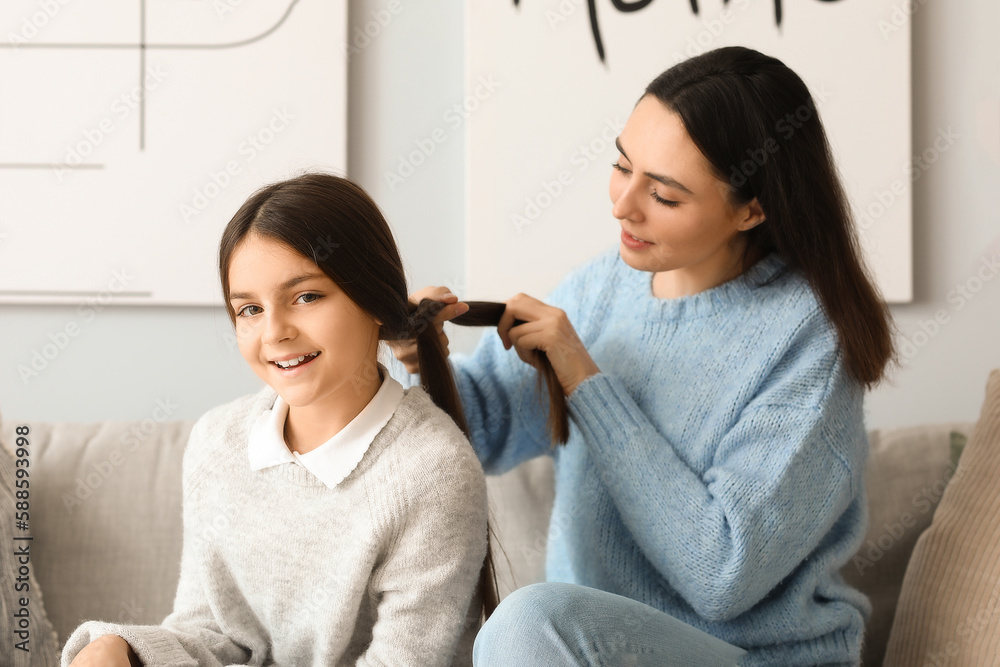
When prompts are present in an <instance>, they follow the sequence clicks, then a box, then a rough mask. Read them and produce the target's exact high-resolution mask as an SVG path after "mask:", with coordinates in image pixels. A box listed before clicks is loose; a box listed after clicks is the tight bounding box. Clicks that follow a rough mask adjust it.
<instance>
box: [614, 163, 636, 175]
mask: <svg viewBox="0 0 1000 667" xmlns="http://www.w3.org/2000/svg"><path fill="white" fill-rule="evenodd" d="M611 166H612V167H614V168H615V169H617V170H618V171H620V172H621V173H623V174H631V173H632V171H631V170H629V169H626V168H625V167H623V166H622V165H621V163H620V162H612V163H611Z"/></svg>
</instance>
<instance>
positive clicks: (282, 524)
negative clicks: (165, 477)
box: [63, 174, 495, 667]
mask: <svg viewBox="0 0 1000 667" xmlns="http://www.w3.org/2000/svg"><path fill="white" fill-rule="evenodd" d="M219 271H220V276H221V280H222V292H223V294H224V296H225V301H226V308H227V311H228V313H229V317H230V320H231V321H232V322H233V324H234V326H235V328H236V334H237V339H238V342H239V348H240V353H241V354H242V355H243V358H244V359H245V360H246V361H247V363H248V364H249V365H250V367H251V368H252V369H253V371H254V372H255V373H256V374H257V375H258V376H259V377H260V378H261V379H262V380H263V381H264V382H265V383H266V384H267V385H268V386H267V387H265V388H264V389H263V390H261V391H260V392H258V393H257V394H255V395H251V396H247V397H244V398H241V399H238V400H236V401H233V402H231V403H228V404H226V405H223V406H221V407H218V408H215V409H213V410H211V411H209V412H208V413H207V414H206V415H205V416H203V417H202V418H201V419H200V420H199V421H198V422H197V423H196V424H195V426H194V429H193V430H192V432H191V438H190V442H189V445H188V447H187V449H186V452H185V459H184V475H183V477H184V546H183V555H182V561H181V573H180V582H179V585H178V590H177V596H176V599H175V603H174V611H173V612H172V613H171V614H170V615H169V616H168V617H167V618H166V619H165V620H164V621H163V624H162V625H160V626H122V625H116V624H111V623H101V622H87V623H84V624H83V625H81V626H80V627H79V628H78V629H77V630H76V631H75V632H74V633H73V635H72V636H71V637H70V639H69V640H68V642H67V644H66V648H65V651H64V654H63V664H64V665H68V664H70V663H72V665H73V666H74V667H77V666H84V665H121V666H122V667H125V666H127V665H129V664H130V663H131V664H145V665H148V666H153V665H200V666H202V667H204V666H207V665H230V664H233V663H238V664H250V665H264V664H279V665H348V664H350V665H355V664H357V665H370V664H379V665H383V664H407V665H417V664H419V665H449V664H451V663H452V660H453V657H455V656H456V655H457V658H456V662H458V663H465V664H467V663H468V662H469V661H470V659H471V648H472V640H473V639H474V637H475V631H476V629H477V628H478V625H479V624H478V620H479V617H480V611H481V610H482V611H484V612H485V614H486V615H487V616H488V614H489V612H490V611H491V608H492V606H494V605H495V584H494V585H490V584H491V583H492V581H491V568H490V562H489V560H488V540H487V525H486V516H487V510H486V487H485V479H484V477H483V471H482V468H481V466H480V464H479V462H478V461H477V460H476V457H475V454H474V452H473V450H472V448H471V447H470V446H469V442H468V440H467V439H466V437H465V436H464V435H463V432H462V430H461V429H460V428H459V426H457V425H456V424H455V422H454V421H453V420H452V419H451V418H450V417H449V415H448V414H447V413H446V412H445V411H444V410H442V409H441V408H439V407H437V406H435V404H434V403H432V401H431V399H430V398H429V397H428V394H427V393H425V392H424V391H423V390H422V389H421V388H419V387H415V388H411V389H409V390H407V391H404V390H403V388H402V387H401V386H400V385H399V383H398V382H396V381H395V380H393V379H392V378H391V377H390V376H389V375H388V373H386V371H385V369H384V367H383V366H381V365H380V364H379V363H378V361H377V356H376V355H377V348H378V342H379V340H382V339H391V338H400V337H412V336H414V335H415V334H416V333H418V332H420V331H425V332H427V333H426V335H424V336H423V337H422V338H421V340H424V341H425V342H427V341H429V343H430V344H431V347H430V349H428V348H427V347H426V345H424V343H421V347H422V348H424V349H422V353H423V354H424V358H425V361H426V362H427V363H430V362H429V361H427V360H428V359H433V357H434V356H435V355H434V346H437V348H436V349H437V353H436V356H437V359H438V362H439V364H440V366H441V368H443V369H444V371H445V372H444V373H443V374H440V373H439V374H438V375H436V376H434V377H429V378H427V380H428V382H430V383H431V384H432V385H433V386H432V387H431V389H433V390H434V392H435V393H436V394H437V395H440V396H443V397H444V399H443V400H445V401H446V402H448V400H449V396H450V408H451V410H452V413H453V414H454V415H455V416H456V417H457V418H458V419H459V420H461V418H462V415H461V411H460V408H459V407H458V403H457V395H456V393H455V387H454V383H453V381H452V379H451V377H450V375H449V374H448V373H447V364H446V361H445V358H444V349H443V348H441V347H440V345H439V343H438V340H437V333H436V331H435V330H434V328H433V327H428V326H427V322H426V321H421V320H420V319H419V318H414V317H412V315H411V313H412V312H413V311H414V309H415V308H414V307H413V306H410V305H409V304H408V303H407V299H406V285H405V279H404V275H403V268H402V263H401V261H400V258H399V254H398V252H397V249H396V245H395V242H394V241H393V238H392V235H391V233H390V231H389V227H388V225H387V223H386V221H385V219H384V218H383V217H382V215H381V213H380V212H379V210H378V208H377V207H376V206H375V204H374V202H372V200H371V199H370V198H369V197H368V196H367V195H366V194H365V193H364V192H363V191H362V190H361V188H359V187H358V186H356V185H354V184H353V183H351V182H350V181H347V180H345V179H342V178H337V177H334V176H329V175H322V174H309V175H305V176H302V177H299V178H295V179H292V180H290V181H286V182H282V183H277V184H274V185H271V186H269V187H266V188H264V189H263V190H260V191H259V192H257V193H256V194H254V195H253V196H252V197H251V198H250V199H249V200H248V201H247V202H246V203H245V204H244V205H243V207H242V208H241V209H240V210H239V211H238V212H237V213H236V215H235V217H234V218H233V219H232V220H231V221H230V223H229V225H228V226H227V227H226V230H225V232H224V233H223V236H222V242H221V245H220V249H219ZM462 423H464V422H462ZM484 559H486V560H485V562H484ZM477 579H478V580H479V582H480V587H479V590H478V594H476V595H475V596H474V593H475V592H476V585H477ZM491 593H492V598H491ZM474 598H475V599H474ZM81 649H82V650H81ZM78 652H79V655H77V653H78Z"/></svg>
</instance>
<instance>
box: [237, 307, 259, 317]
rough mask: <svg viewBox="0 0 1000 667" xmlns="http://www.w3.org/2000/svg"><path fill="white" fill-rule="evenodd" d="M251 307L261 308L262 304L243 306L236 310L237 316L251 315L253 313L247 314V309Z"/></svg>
mask: <svg viewBox="0 0 1000 667" xmlns="http://www.w3.org/2000/svg"><path fill="white" fill-rule="evenodd" d="M251 308H260V306H243V307H242V308H240V309H239V310H238V311H236V317H251V316H252V314H247V311H248V310H250V309H251Z"/></svg>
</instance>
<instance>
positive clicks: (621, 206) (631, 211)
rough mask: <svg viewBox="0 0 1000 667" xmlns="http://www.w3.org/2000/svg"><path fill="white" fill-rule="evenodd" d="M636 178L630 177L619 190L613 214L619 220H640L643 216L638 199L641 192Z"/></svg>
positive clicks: (612, 209)
mask: <svg viewBox="0 0 1000 667" xmlns="http://www.w3.org/2000/svg"><path fill="white" fill-rule="evenodd" d="M636 180H637V179H635V178H632V179H629V180H628V181H627V182H626V183H625V184H623V186H622V187H621V189H620V190H618V192H617V195H618V196H617V197H615V200H614V206H612V208H611V215H613V216H615V217H616V218H617V219H619V220H632V221H633V222H640V221H641V220H642V218H643V215H642V207H641V206H639V200H638V195H639V193H638V192H637V188H636V187H635V185H634V184H635V182H636Z"/></svg>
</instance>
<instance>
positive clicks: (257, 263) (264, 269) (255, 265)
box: [229, 234, 379, 413]
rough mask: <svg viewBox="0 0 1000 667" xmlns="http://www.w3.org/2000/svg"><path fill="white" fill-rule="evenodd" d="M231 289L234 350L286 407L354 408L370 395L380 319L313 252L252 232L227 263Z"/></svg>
mask: <svg viewBox="0 0 1000 667" xmlns="http://www.w3.org/2000/svg"><path fill="white" fill-rule="evenodd" d="M229 290H230V292H229V301H230V304H231V305H232V307H233V310H234V311H235V313H236V337H237V342H238V344H239V348H240V354H242V355H243V358H244V359H246V361H247V363H248V364H250V368H252V369H253V371H254V373H256V374H257V376H258V377H260V379H262V380H263V381H264V382H266V383H267V384H269V385H270V386H271V387H273V388H274V389H275V391H277V392H278V394H279V395H280V396H281V397H282V398H283V399H284V400H285V402H286V403H288V405H289V406H290V407H291V408H292V409H295V408H304V407H307V406H313V407H316V408H319V409H334V408H336V413H339V412H340V411H341V410H343V409H344V408H346V407H348V406H353V405H357V404H359V405H360V407H359V408H358V410H359V411H360V409H361V408H362V407H364V405H365V404H367V402H368V400H369V399H371V396H372V393H373V392H372V390H371V387H369V386H368V385H371V384H372V382H373V379H374V378H377V373H375V374H373V373H372V369H373V368H374V364H375V359H376V354H377V346H378V327H379V323H378V322H377V321H376V320H375V319H374V318H373V317H372V316H371V315H369V314H368V313H366V312H365V311H363V310H362V309H361V308H360V307H358V305H357V304H355V303H354V301H352V300H351V299H350V298H349V297H348V296H347V295H346V294H345V293H344V292H343V291H342V290H341V289H340V287H338V286H337V284H336V283H335V282H333V281H332V280H331V279H330V278H329V277H328V276H327V275H326V274H325V273H323V271H322V270H320V268H319V267H318V266H316V264H314V263H313V262H312V260H310V259H308V258H306V257H304V256H302V255H300V254H299V253H298V252H296V251H295V250H293V249H291V248H290V247H289V246H287V245H285V244H284V243H280V242H278V241H275V240H273V239H269V238H265V237H261V236H259V235H255V234H250V235H248V236H247V237H246V238H244V239H243V240H242V241H241V242H240V244H239V245H238V246H237V247H236V251H235V252H234V253H233V256H232V259H231V261H230V263H229ZM301 357H305V359H303V360H302V361H299V362H298V365H296V366H289V367H287V368H285V367H283V366H288V362H290V361H292V360H298V359H300V358H301ZM279 362H280V363H279ZM375 384H376V385H377V382H376V383H375ZM376 388H377V386H376Z"/></svg>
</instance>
